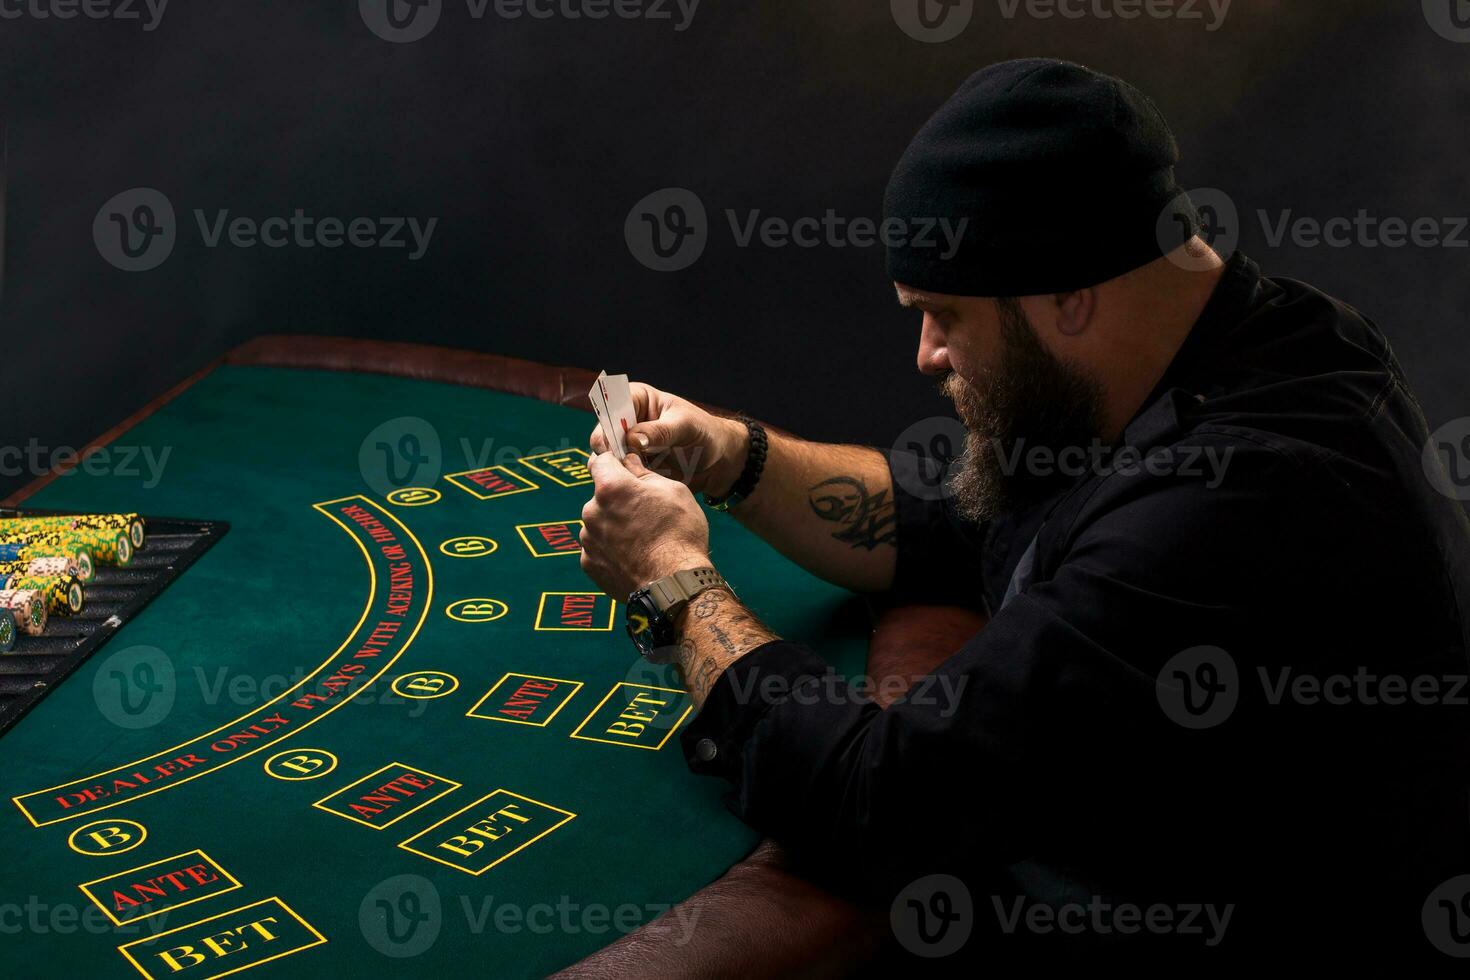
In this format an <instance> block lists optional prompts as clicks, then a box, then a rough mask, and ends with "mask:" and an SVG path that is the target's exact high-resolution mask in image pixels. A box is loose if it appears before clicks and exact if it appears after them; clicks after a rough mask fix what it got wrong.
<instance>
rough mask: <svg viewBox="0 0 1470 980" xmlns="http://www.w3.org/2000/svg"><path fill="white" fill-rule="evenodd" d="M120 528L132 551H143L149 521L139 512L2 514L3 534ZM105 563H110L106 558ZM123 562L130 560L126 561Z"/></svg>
mask: <svg viewBox="0 0 1470 980" xmlns="http://www.w3.org/2000/svg"><path fill="white" fill-rule="evenodd" d="M79 530H85V531H120V532H122V534H123V535H124V536H125V537H126V538H127V539H128V544H129V545H131V551H129V552H128V557H129V558H131V557H132V551H139V550H141V549H142V547H143V543H144V542H145V541H146V540H147V538H148V525H147V523H146V522H145V521H144V520H143V518H142V517H141V516H140V515H138V514H44V515H31V516H28V517H6V518H0V535H3V534H5V533H6V532H15V533H21V534H29V533H36V534H43V535H44V534H47V533H53V532H57V531H79ZM104 563H106V562H105V561H104ZM121 564H127V562H126V561H123V562H121Z"/></svg>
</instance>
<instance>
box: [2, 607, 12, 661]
mask: <svg viewBox="0 0 1470 980" xmlns="http://www.w3.org/2000/svg"><path fill="white" fill-rule="evenodd" d="M15 634H16V629H15V613H13V612H11V611H10V610H9V609H0V653H9V652H10V651H11V649H12V648H13V647H14V646H15Z"/></svg>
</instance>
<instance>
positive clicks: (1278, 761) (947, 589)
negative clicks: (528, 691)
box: [683, 254, 1470, 962]
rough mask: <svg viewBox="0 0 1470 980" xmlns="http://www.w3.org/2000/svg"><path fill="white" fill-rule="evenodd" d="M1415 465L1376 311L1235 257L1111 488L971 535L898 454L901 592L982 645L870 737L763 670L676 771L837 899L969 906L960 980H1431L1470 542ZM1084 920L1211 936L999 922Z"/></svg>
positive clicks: (771, 663)
mask: <svg viewBox="0 0 1470 980" xmlns="http://www.w3.org/2000/svg"><path fill="white" fill-rule="evenodd" d="M1427 440H1428V432H1427V427H1426V425H1425V422H1424V419H1423V416H1422V413H1421V411H1420V409H1419V407H1418V405H1417V404H1416V402H1415V401H1414V398H1413V396H1412V395H1411V394H1410V392H1409V390H1408V387H1407V385H1406V383H1405V380H1404V377H1403V374H1402V372H1401V370H1400V368H1399V366H1398V364H1397V362H1396V361H1395V359H1394V357H1393V354H1392V352H1391V350H1390V349H1389V346H1388V343H1387V342H1386V341H1385V339H1384V337H1383V335H1382V334H1381V333H1380V332H1379V331H1378V329H1377V328H1376V327H1375V326H1374V325H1373V324H1372V323H1371V322H1370V321H1369V320H1368V319H1367V318H1365V317H1364V316H1363V315H1362V314H1360V313H1358V312H1357V311H1355V310H1353V309H1352V308H1350V307H1348V306H1346V305H1345V304H1343V303H1340V302H1338V301H1337V300H1334V299H1332V298H1331V297H1328V296H1326V295H1324V294H1322V293H1321V292H1319V291H1317V290H1315V289H1313V288H1311V287H1309V286H1306V285H1304V284H1302V283H1299V282H1294V281H1292V280H1288V279H1275V278H1267V277H1263V276H1262V275H1261V273H1260V271H1259V269H1258V267H1257V266H1256V265H1255V263H1253V262H1252V261H1250V260H1249V259H1247V258H1245V257H1244V256H1242V255H1239V254H1237V255H1235V256H1234V257H1233V258H1232V259H1231V260H1230V262H1229V264H1228V266H1227V268H1226V270H1225V272H1224V275H1223V277H1222V279H1221V281H1220V282H1219V284H1218V286H1217V288H1216V291H1215V293H1214V295H1213V296H1212V298H1211V300H1210V302H1209V304H1208V306H1207V307H1206V309H1205V311H1204V313H1203V315H1202V316H1201V318H1200V320H1199V322H1198V323H1197V324H1196V325H1195V326H1194V328H1193V329H1192V331H1191V333H1190V335H1189V337H1188V339H1187V340H1186V342H1185V344H1184V346H1183V347H1182V349H1181V350H1180V352H1179V353H1178V355H1177V356H1176V357H1175V359H1174V361H1173V363H1172V364H1171V365H1170V367H1169V369H1168V371H1167V372H1166V374H1165V376H1164V378H1163V379H1162V380H1161V382H1160V384H1159V385H1158V386H1157V388H1156V389H1155V391H1154V393H1153V394H1152V395H1151V396H1150V398H1149V400H1148V401H1147V402H1146V403H1145V405H1144V407H1143V409H1142V410H1141V411H1140V412H1139V413H1138V414H1137V416H1136V417H1135V418H1134V419H1133V420H1132V422H1131V423H1130V424H1129V425H1128V426H1127V428H1126V430H1125V432H1124V433H1123V435H1122V436H1121V438H1120V439H1119V441H1118V443H1117V445H1116V446H1115V447H1113V448H1115V449H1116V450H1118V452H1117V453H1115V454H1114V455H1113V456H1112V457H1111V465H1108V461H1104V462H1103V463H1102V464H1100V465H1089V466H1086V467H1085V469H1086V472H1084V473H1082V474H1081V475H1079V476H1077V477H1076V478H1075V479H1074V480H1072V481H1071V482H1070V483H1068V484H1067V485H1066V486H1065V487H1062V488H1061V489H1059V491H1058V492H1057V493H1055V494H1054V495H1052V496H1050V497H1048V498H1047V499H1045V500H1044V501H1041V502H1040V503H1037V504H1036V505H1034V506H1031V507H1028V508H1026V509H1025V510H1024V511H1022V512H1017V513H1011V514H1006V515H1004V516H1003V517H1001V518H998V519H996V520H995V521H993V522H990V523H989V524H987V525H985V526H983V527H976V526H973V525H969V524H966V523H965V522H964V521H963V520H961V519H960V518H959V517H958V516H957V515H956V514H955V513H954V511H953V508H952V506H951V503H950V501H949V500H947V499H929V498H932V497H934V496H936V495H934V494H922V493H915V492H912V491H911V489H908V488H912V487H914V486H915V485H916V481H915V474H916V472H917V471H918V469H919V467H920V466H921V463H920V461H918V460H916V459H914V458H913V457H909V456H906V455H904V454H902V453H893V454H891V455H890V465H891V469H892V470H893V474H894V492H895V494H896V497H897V504H898V518H899V532H898V549H899V550H898V564H897V573H896V581H895V583H894V586H893V591H894V593H895V595H896V596H898V597H901V598H914V599H920V600H923V601H925V602H935V601H944V602H958V603H966V604H971V605H975V606H977V607H982V608H984V609H985V610H987V611H988V612H989V613H990V614H991V615H990V620H989V623H988V625H987V626H986V628H985V629H984V630H982V631H981V632H980V633H979V634H977V635H976V636H975V637H973V638H972V639H971V640H970V641H969V642H967V643H966V644H965V645H964V646H963V647H962V648H961V649H960V650H958V651H957V652H956V653H955V654H954V655H953V656H952V657H951V658H950V659H949V660H947V661H946V662H945V663H944V664H943V665H941V666H940V667H939V668H938V670H937V671H936V672H935V675H934V676H933V677H931V678H928V679H926V680H925V681H921V682H920V684H919V685H917V686H916V687H915V689H914V690H913V691H911V692H910V694H909V696H908V697H907V698H905V699H904V700H901V701H899V702H898V703H896V704H894V705H893V706H892V707H890V708H889V709H888V710H886V711H885V710H880V709H879V708H878V707H877V706H876V705H874V704H872V703H871V702H869V701H867V700H865V699H863V698H862V697H860V696H858V695H857V694H856V693H855V692H853V691H851V690H850V689H848V688H847V687H846V686H845V685H844V684H843V682H841V681H840V680H838V679H836V678H835V677H834V676H833V675H832V673H831V671H830V669H829V668H828V666H827V665H826V664H825V663H824V662H823V661H822V659H821V658H820V656H818V654H817V652H814V651H812V650H810V649H808V648H807V647H805V646H802V645H800V644H799V643H796V642H789V641H779V642H775V643H770V644H767V645H765V646H763V647H760V648H759V649H757V650H755V651H752V652H751V653H750V654H749V655H747V656H746V657H744V658H743V659H741V660H740V661H739V662H737V663H736V664H734V665H733V666H731V667H730V668H729V669H728V670H727V671H726V673H725V675H724V676H723V677H722V678H721V679H720V681H719V683H717V684H716V685H715V687H714V689H713V691H712V692H711V694H710V698H709V700H708V702H707V703H706V704H705V706H704V708H703V709H702V710H701V712H700V714H699V716H698V717H697V718H696V719H695V721H694V722H693V723H692V724H691V725H690V727H689V729H688V730H687V731H686V732H685V733H684V736H683V744H684V747H685V751H686V754H687V756H688V758H689V764H690V766H691V768H692V769H693V770H694V771H696V772H699V773H708V774H715V775H719V776H723V777H724V778H726V779H728V780H729V781H730V782H731V783H732V784H733V786H734V792H733V794H732V796H731V806H732V808H733V809H734V810H735V812H736V813H737V814H739V816H741V817H742V818H743V819H744V820H745V821H747V822H748V823H750V824H751V825H752V826H754V827H755V828H757V829H759V830H761V831H763V832H765V833H767V834H769V835H771V836H773V837H775V838H777V839H778V840H781V841H783V842H785V843H786V844H787V845H788V846H789V847H791V849H792V850H793V851H794V852H796V853H797V854H799V855H802V856H803V857H804V858H805V859H807V860H808V861H811V862H813V866H814V867H816V868H819V869H821V871H822V872H823V873H824V874H827V875H830V876H834V877H835V879H836V880H838V881H840V882H841V883H843V884H844V885H846V886H848V887H857V888H864V889H867V890H869V891H870V892H871V893H872V894H873V895H874V896H875V897H878V898H882V899H892V898H893V896H894V895H895V894H897V893H898V891H899V890H900V889H902V888H903V887H904V886H905V884H906V883H909V882H911V881H913V880H914V879H916V878H918V877H920V876H922V875H927V874H930V873H946V874H952V875H955V876H957V877H958V878H960V879H961V880H963V881H965V882H966V883H967V884H968V887H969V890H970V899H971V901H972V903H973V913H974V917H975V923H974V929H975V931H976V933H977V936H983V937H984V938H975V939H972V940H971V942H970V944H969V945H970V947H971V950H970V951H971V952H977V953H979V954H980V955H982V956H993V955H995V953H996V951H997V950H1006V949H1011V950H1014V949H1022V948H1024V949H1028V950H1029V949H1033V948H1041V947H1045V948H1047V949H1055V948H1064V949H1070V948H1073V947H1076V946H1079V945H1080V946H1083V947H1086V948H1092V947H1093V946H1095V945H1097V944H1101V946H1102V948H1104V949H1112V950H1120V951H1122V952H1123V953H1125V954H1127V955H1131V954H1132V953H1134V952H1136V951H1146V950H1159V949H1170V950H1182V951H1184V952H1186V953H1198V954H1200V955H1202V956H1212V955H1218V954H1220V953H1222V952H1230V951H1234V952H1237V953H1245V954H1250V955H1255V954H1256V953H1257V952H1258V951H1259V950H1260V949H1261V948H1262V947H1263V945H1264V944H1267V943H1271V944H1278V945H1279V944H1282V943H1285V944H1288V945H1291V946H1294V947H1297V948H1300V949H1303V950H1307V951H1309V952H1310V953H1312V954H1313V955H1318V954H1321V953H1324V952H1326V951H1335V952H1337V953H1339V954H1340V953H1343V952H1346V951H1348V950H1357V951H1358V952H1359V953H1361V952H1362V951H1364V950H1366V949H1368V948H1384V949H1388V948H1392V949H1393V950H1394V951H1395V952H1396V953H1410V952H1414V953H1423V952H1426V951H1427V952H1429V953H1431V954H1433V955H1439V954H1438V953H1436V952H1435V951H1434V949H1433V947H1432V945H1430V942H1429V938H1428V937H1427V936H1426V931H1425V929H1426V926H1425V925H1424V923H1423V922H1422V921H1421V915H1422V914H1423V913H1424V905H1425V901H1426V899H1428V897H1429V895H1430V892H1431V891H1432V890H1433V889H1434V888H1435V887H1436V886H1438V885H1439V884H1441V883H1442V882H1443V881H1445V880H1446V879H1448V878H1450V877H1452V876H1453V875H1457V874H1461V873H1465V872H1470V851H1467V846H1466V839H1467V836H1470V826H1467V821H1470V807H1467V802H1470V801H1467V768H1470V724H1467V721H1470V714H1467V710H1470V709H1467V700H1470V690H1466V688H1465V683H1464V678H1465V675H1466V673H1467V663H1466V650H1467V648H1470V638H1467V627H1466V610H1467V609H1470V525H1467V521H1466V518H1465V514H1464V511H1463V510H1462V509H1461V507H1460V505H1459V504H1458V503H1456V502H1455V501H1453V500H1451V499H1449V498H1447V497H1446V496H1444V495H1442V494H1441V493H1439V492H1438V491H1437V490H1436V489H1435V488H1434V486H1433V485H1432V484H1431V483H1430V481H1429V480H1428V479H1427V478H1426V475H1425V470H1424V466H1425V446H1426V442H1427ZM1130 461H1134V464H1132V465H1131V464H1130ZM1074 462H1075V461H1074ZM953 692H957V693H953ZM1099 902H1101V903H1102V904H1104V905H1106V906H1108V907H1112V908H1117V907H1120V906H1132V907H1137V908H1140V909H1143V910H1147V909H1148V908H1149V907H1150V906H1151V905H1154V904H1158V903H1164V904H1166V905H1168V906H1169V907H1171V908H1173V909H1175V917H1174V919H1173V921H1174V922H1175V923H1180V922H1181V920H1182V917H1183V914H1184V913H1181V912H1179V909H1180V908H1182V907H1185V906H1190V905H1193V904H1202V903H1209V904H1212V905H1214V906H1215V908H1216V909H1217V911H1218V910H1222V909H1223V908H1224V907H1225V906H1226V905H1229V906H1231V907H1232V909H1233V911H1232V912H1231V919H1230V921H1229V924H1228V927H1227V928H1225V929H1224V931H1223V940H1221V939H1219V937H1217V938H1216V942H1215V943H1213V944H1210V945H1208V946H1207V945H1206V944H1205V939H1207V938H1209V937H1208V936H1203V937H1202V936H1194V935H1185V934H1182V933H1181V931H1180V930H1179V929H1178V928H1171V927H1162V926H1161V927H1159V928H1157V929H1148V928H1144V929H1140V930H1139V931H1137V932H1134V933H1131V934H1129V933H1126V932H1124V931H1122V930H1121V929H1120V928H1119V923H1118V922H1117V921H1116V920H1113V919H1109V918H1108V913H1102V914H1101V915H1100V917H1099V916H1098V915H1096V914H1094V913H1093V912H1087V913H1078V912H1076V911H1075V909H1074V911H1073V913H1072V914H1073V919H1072V920H1068V921H1073V922H1074V924H1075V921H1080V920H1082V919H1086V921H1087V922H1088V923H1091V924H1090V925H1086V926H1084V927H1083V928H1081V929H1080V930H1062V929H1061V928H1060V927H1056V926H1054V927H1052V928H1050V929H1048V928H1045V926H1044V922H1045V919H1044V918H1043V919H1042V920H1037V921H1041V922H1042V923H1043V925H1041V926H1036V927H1034V928H1030V927H1026V926H1024V925H1023V926H1020V927H1017V926H1015V925H1014V924H1013V925H1012V927H1011V928H1010V929H1007V928H1006V925H1005V923H1006V922H1007V921H1008V917H1009V916H1011V915H1012V914H1013V912H1014V911H1015V910H1016V909H1017V908H1021V909H1023V910H1029V909H1030V908H1031V907H1032V906H1033V905H1038V904H1040V905H1047V906H1050V907H1051V908H1052V909H1054V910H1055V909H1062V908H1066V907H1069V906H1072V907H1075V906H1078V905H1081V906H1083V907H1087V908H1092V909H1094V910H1095V907H1096V906H1097V905H1098V904H1099ZM1467 908H1470V906H1467ZM1002 910H1004V914H1002ZM1435 914H1438V913H1435ZM1446 914H1448V913H1446ZM1098 923H1101V925H1099V924H1098ZM1125 925H1126V923H1125ZM1464 928H1467V929H1470V919H1467V920H1466V921H1465V923H1464ZM1205 931H1206V932H1207V933H1208V932H1209V931H1210V930H1209V929H1206V930H1205ZM1467 943H1470V940H1467ZM1028 955H1029V954H1028ZM1446 962H1448V961H1446Z"/></svg>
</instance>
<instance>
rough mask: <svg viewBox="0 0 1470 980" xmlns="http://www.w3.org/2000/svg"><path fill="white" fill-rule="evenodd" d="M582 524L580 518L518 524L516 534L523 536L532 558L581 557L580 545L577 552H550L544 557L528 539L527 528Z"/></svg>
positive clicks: (522, 538)
mask: <svg viewBox="0 0 1470 980" xmlns="http://www.w3.org/2000/svg"><path fill="white" fill-rule="evenodd" d="M507 496H509V495H508V494H507ZM581 523H582V519H581V518H580V517H574V518H572V519H571V520H569V521H542V522H541V523H540V524H517V525H516V533H517V534H519V535H520V536H521V540H522V541H524V542H525V543H526V550H527V551H529V552H530V553H531V557H532V558H560V557H561V556H562V555H580V554H581V553H582V545H581V544H580V543H579V544H578V545H577V550H576V551H550V552H547V553H546V554H544V555H543V554H542V553H541V552H539V551H537V550H536V547H535V545H533V544H531V539H530V538H528V537H526V532H525V528H528V527H551V526H552V525H553V524H581Z"/></svg>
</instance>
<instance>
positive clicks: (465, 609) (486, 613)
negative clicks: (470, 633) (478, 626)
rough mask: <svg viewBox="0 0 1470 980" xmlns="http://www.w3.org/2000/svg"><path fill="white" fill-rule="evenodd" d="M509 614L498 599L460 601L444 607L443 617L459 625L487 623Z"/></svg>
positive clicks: (508, 610)
mask: <svg viewBox="0 0 1470 980" xmlns="http://www.w3.org/2000/svg"><path fill="white" fill-rule="evenodd" d="M508 612H510V607H509V606H507V605H506V604H505V603H503V602H501V601H500V600H499V599H460V600H459V601H458V602H451V603H450V604H449V605H447V606H445V607H444V615H446V616H448V617H449V618H450V619H454V620H458V621H459V622H461V623H488V622H491V621H492V620H496V619H499V618H500V617H501V616H504V615H505V614H506V613H508Z"/></svg>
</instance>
